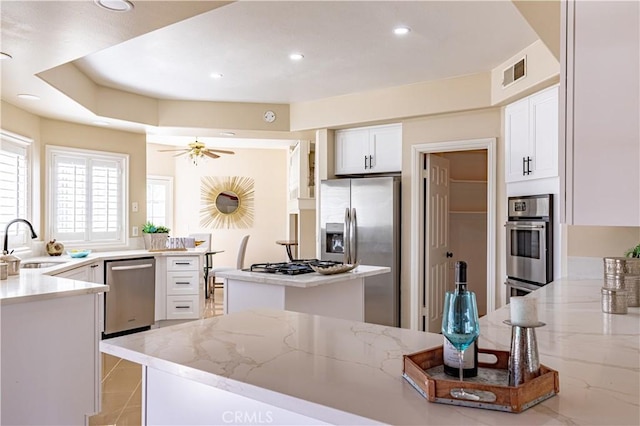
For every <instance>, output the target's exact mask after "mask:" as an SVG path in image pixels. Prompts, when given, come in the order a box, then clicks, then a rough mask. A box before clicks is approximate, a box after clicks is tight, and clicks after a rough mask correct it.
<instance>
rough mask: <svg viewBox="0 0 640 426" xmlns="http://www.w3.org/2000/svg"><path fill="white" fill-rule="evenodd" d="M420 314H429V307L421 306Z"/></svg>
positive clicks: (424, 315)
mask: <svg viewBox="0 0 640 426" xmlns="http://www.w3.org/2000/svg"><path fill="white" fill-rule="evenodd" d="M420 315H422V316H423V317H426V316H427V307H426V306H422V307H420Z"/></svg>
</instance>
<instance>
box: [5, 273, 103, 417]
mask: <svg viewBox="0 0 640 426" xmlns="http://www.w3.org/2000/svg"><path fill="white" fill-rule="evenodd" d="M108 289H109V287H108V286H106V285H103V284H95V283H90V282H83V281H76V280H71V279H67V278H58V277H51V276H47V275H43V274H41V273H40V271H37V270H26V269H22V270H20V275H16V276H10V277H9V279H8V280H3V281H0V324H1V325H2V331H1V333H0V336H1V337H0V339H1V344H0V346H1V354H0V360H1V366H0V369H1V370H0V376H1V378H2V385H1V388H2V398H1V401H2V409H1V410H0V423H1V424H7V425H19V424H25V425H36V424H84V422H85V416H87V415H91V414H94V413H95V412H97V411H99V407H100V359H99V349H98V344H99V342H100V323H101V313H102V307H101V304H100V302H101V301H102V299H101V297H100V294H101V293H103V292H105V291H107V290H108Z"/></svg>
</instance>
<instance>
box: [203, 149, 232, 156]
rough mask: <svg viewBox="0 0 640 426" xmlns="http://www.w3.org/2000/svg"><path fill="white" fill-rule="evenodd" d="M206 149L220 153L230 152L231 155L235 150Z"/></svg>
mask: <svg viewBox="0 0 640 426" xmlns="http://www.w3.org/2000/svg"><path fill="white" fill-rule="evenodd" d="M207 151H209V152H219V153H221V154H231V155H233V154H235V152H233V151H225V150H222V149H211V148H207Z"/></svg>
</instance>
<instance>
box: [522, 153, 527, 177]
mask: <svg viewBox="0 0 640 426" xmlns="http://www.w3.org/2000/svg"><path fill="white" fill-rule="evenodd" d="M526 175H527V160H526V159H525V157H522V176H526Z"/></svg>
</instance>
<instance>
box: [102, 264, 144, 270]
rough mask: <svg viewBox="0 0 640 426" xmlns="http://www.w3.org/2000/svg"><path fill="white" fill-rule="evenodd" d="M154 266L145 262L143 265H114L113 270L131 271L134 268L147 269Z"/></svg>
mask: <svg viewBox="0 0 640 426" xmlns="http://www.w3.org/2000/svg"><path fill="white" fill-rule="evenodd" d="M147 268H153V264H152V263H143V264H142V265H131V266H112V267H111V270H112V271H130V270H132V269H147Z"/></svg>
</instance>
